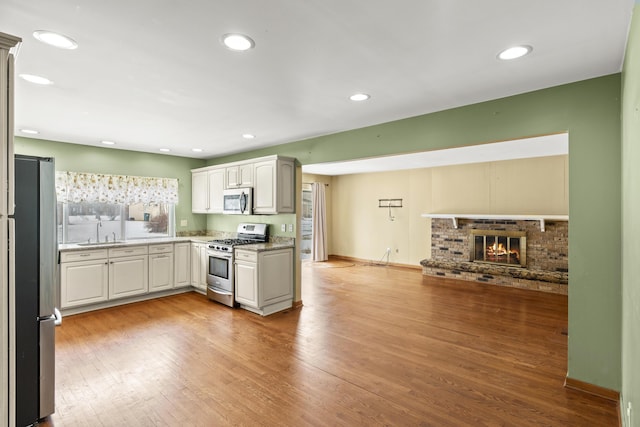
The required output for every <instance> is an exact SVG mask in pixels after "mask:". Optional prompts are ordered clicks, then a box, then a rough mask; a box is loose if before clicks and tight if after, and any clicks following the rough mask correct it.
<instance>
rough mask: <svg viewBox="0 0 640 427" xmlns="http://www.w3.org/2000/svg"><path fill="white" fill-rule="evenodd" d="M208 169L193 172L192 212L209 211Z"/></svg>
mask: <svg viewBox="0 0 640 427" xmlns="http://www.w3.org/2000/svg"><path fill="white" fill-rule="evenodd" d="M207 179H208V178H207V171H203V172H193V173H192V174H191V212H193V213H207V210H208V209H209V200H208V196H209V190H208V180H207Z"/></svg>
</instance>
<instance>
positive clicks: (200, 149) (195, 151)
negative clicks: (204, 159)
mask: <svg viewBox="0 0 640 427" xmlns="http://www.w3.org/2000/svg"><path fill="white" fill-rule="evenodd" d="M191 151H193V152H194V153H202V148H192V149H191Z"/></svg>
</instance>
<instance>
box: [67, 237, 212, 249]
mask: <svg viewBox="0 0 640 427" xmlns="http://www.w3.org/2000/svg"><path fill="white" fill-rule="evenodd" d="M209 240H211V236H189V237H164V238H159V239H132V240H123V241H115V242H100V243H92V244H89V245H88V244H84V243H81V244H78V243H66V244H62V245H58V250H59V251H60V252H70V251H88V250H92V249H110V248H123V247H127V246H140V245H158V244H162V243H176V242H207V241H209Z"/></svg>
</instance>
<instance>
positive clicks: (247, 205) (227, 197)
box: [222, 187, 253, 215]
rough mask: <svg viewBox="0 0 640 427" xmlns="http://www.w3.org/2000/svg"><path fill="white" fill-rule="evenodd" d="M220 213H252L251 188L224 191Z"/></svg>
mask: <svg viewBox="0 0 640 427" xmlns="http://www.w3.org/2000/svg"><path fill="white" fill-rule="evenodd" d="M223 197H224V204H223V207H222V213H225V214H235V215H251V214H252V213H253V188H251V187H247V188H233V189H229V190H224V193H223Z"/></svg>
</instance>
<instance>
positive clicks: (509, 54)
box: [498, 45, 533, 61]
mask: <svg viewBox="0 0 640 427" xmlns="http://www.w3.org/2000/svg"><path fill="white" fill-rule="evenodd" d="M532 50H533V48H532V47H531V46H526V45H522V46H513V47H510V48H508V49H505V50H503V51H502V52H500V53H499V54H498V58H499V59H503V60H505V61H508V60H510V59H517V58H521V57H523V56H525V55H527V54H529V53H531V51H532Z"/></svg>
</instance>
